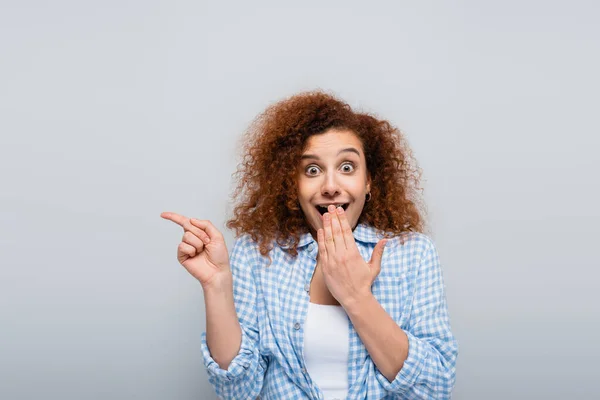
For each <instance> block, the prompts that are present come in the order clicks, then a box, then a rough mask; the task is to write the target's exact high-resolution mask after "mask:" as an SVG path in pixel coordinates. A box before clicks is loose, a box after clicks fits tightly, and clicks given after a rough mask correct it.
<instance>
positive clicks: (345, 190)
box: [298, 129, 371, 237]
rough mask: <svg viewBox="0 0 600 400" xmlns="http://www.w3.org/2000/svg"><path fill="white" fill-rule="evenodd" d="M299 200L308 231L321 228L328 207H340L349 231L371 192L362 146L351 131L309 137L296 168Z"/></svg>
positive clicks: (314, 233) (354, 225)
mask: <svg viewBox="0 0 600 400" xmlns="http://www.w3.org/2000/svg"><path fill="white" fill-rule="evenodd" d="M298 173H299V178H298V200H299V202H300V207H301V208H302V211H303V212H304V215H305V217H306V221H307V223H308V225H309V228H310V231H311V233H312V234H313V236H314V237H316V231H317V229H319V228H322V227H323V214H324V213H325V212H326V211H327V206H328V205H329V204H335V205H336V206H337V205H343V208H344V209H345V210H346V217H347V218H348V221H349V222H350V226H351V227H352V229H354V228H355V227H356V224H357V222H358V218H359V217H360V214H361V213H362V210H363V207H364V205H365V196H366V194H367V193H368V192H370V191H371V180H370V177H369V174H368V171H367V162H366V159H365V155H364V152H363V146H362V143H361V142H360V140H359V138H358V137H357V136H356V134H354V132H352V131H349V130H345V129H339V130H337V129H330V130H327V131H326V132H324V133H321V134H317V135H313V136H311V137H310V138H309V139H308V141H307V143H306V149H305V150H304V152H303V153H302V157H301V160H300V166H299V171H298Z"/></svg>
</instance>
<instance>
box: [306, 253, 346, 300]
mask: <svg viewBox="0 0 600 400" xmlns="http://www.w3.org/2000/svg"><path fill="white" fill-rule="evenodd" d="M309 298H310V302H311V303H314V304H323V305H333V306H338V305H340V303H339V302H338V301H337V300H336V298H335V297H333V295H332V294H331V292H330V291H329V289H328V288H327V285H326V284H325V279H324V277H323V271H322V270H321V267H320V266H319V264H318V263H317V266H316V267H315V272H314V273H313V276H312V279H311V282H310V290H309Z"/></svg>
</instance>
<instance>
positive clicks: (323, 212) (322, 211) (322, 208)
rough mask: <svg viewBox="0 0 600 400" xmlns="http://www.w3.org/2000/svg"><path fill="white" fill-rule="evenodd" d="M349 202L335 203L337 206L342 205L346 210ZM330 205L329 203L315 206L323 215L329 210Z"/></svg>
mask: <svg viewBox="0 0 600 400" xmlns="http://www.w3.org/2000/svg"><path fill="white" fill-rule="evenodd" d="M348 204H349V203H342V204H335V206H336V207H337V206H341V207H342V208H343V209H344V211H346V209H347V208H348ZM328 206H329V204H327V205H322V206H321V205H317V206H315V208H316V209H317V211H318V212H319V214H321V215H323V214H325V213H326V212H327V207H328Z"/></svg>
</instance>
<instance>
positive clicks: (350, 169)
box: [342, 162, 354, 172]
mask: <svg viewBox="0 0 600 400" xmlns="http://www.w3.org/2000/svg"><path fill="white" fill-rule="evenodd" d="M342 170H343V171H344V172H353V171H354V164H352V163H351V162H347V163H344V164H343V165H342Z"/></svg>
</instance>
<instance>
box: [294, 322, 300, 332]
mask: <svg viewBox="0 0 600 400" xmlns="http://www.w3.org/2000/svg"><path fill="white" fill-rule="evenodd" d="M294 329H295V330H298V329H300V322H296V323H295V324H294Z"/></svg>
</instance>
